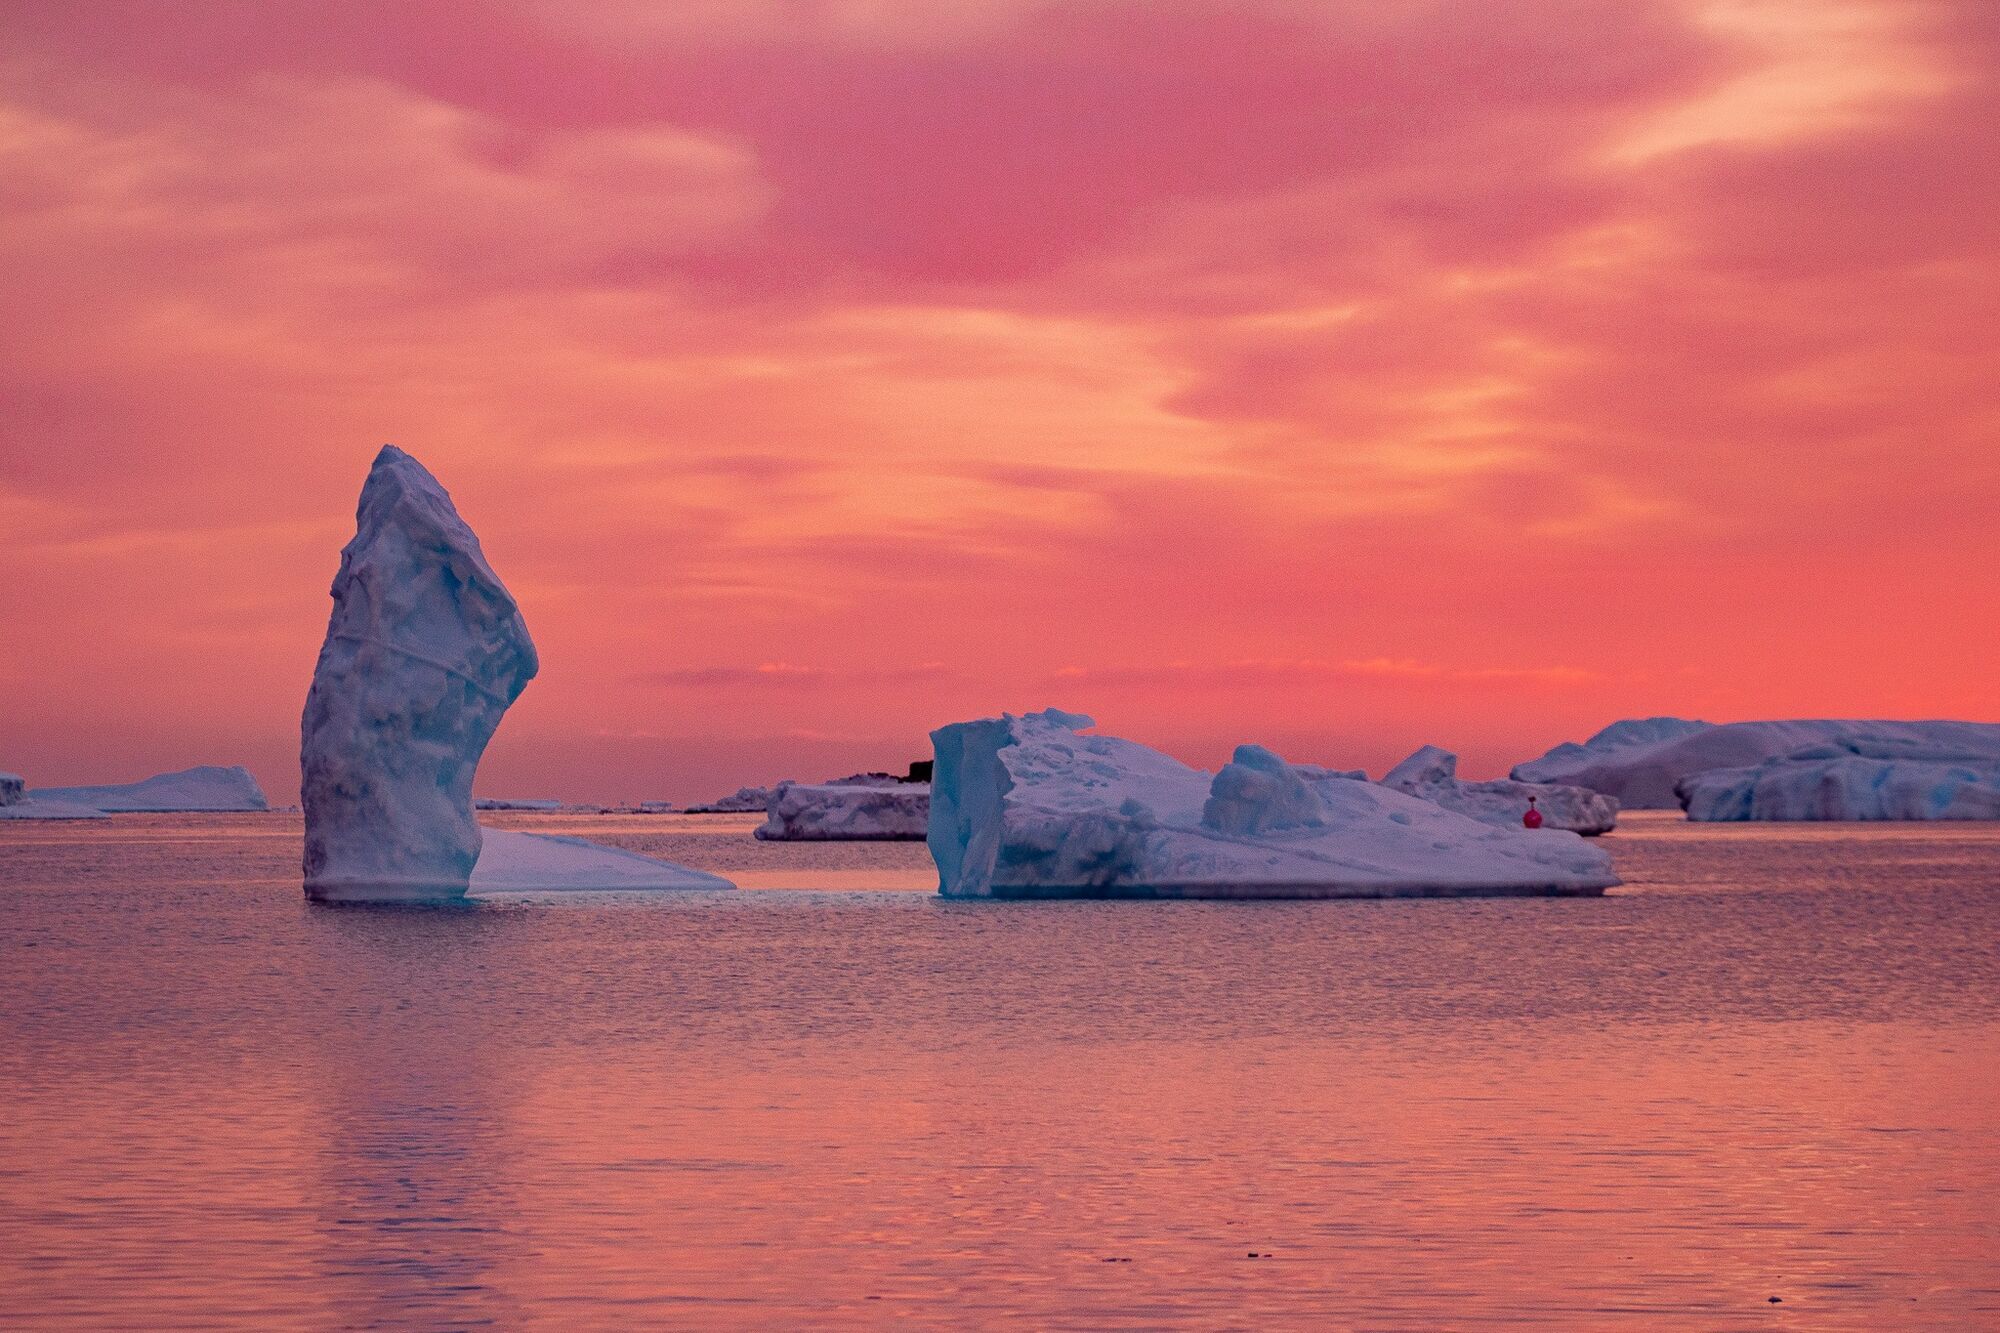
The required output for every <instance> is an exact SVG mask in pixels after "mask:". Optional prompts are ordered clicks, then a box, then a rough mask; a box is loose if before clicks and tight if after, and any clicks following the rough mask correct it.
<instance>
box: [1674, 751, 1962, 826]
mask: <svg viewBox="0 0 2000 1333" xmlns="http://www.w3.org/2000/svg"><path fill="white" fill-rule="evenodd" d="M1680 794H1681V799H1682V801H1683V802H1684V804H1685V806H1686V809H1687V815H1688V818H1689V819H1693V820H1700V821H1704V822H1706V821H1731V820H1819V819H1829V820H1916V819H2000V759H1995V758H1993V757H1991V756H1988V755H1983V754H1979V753H1976V752H1971V751H1967V750H1963V749H1956V748H1954V747H1951V746H1949V745H1929V746H1925V745H1912V744H1909V743H1891V742H1885V741H1884V740H1883V739H1881V738H1876V737H1848V738H1845V739H1843V740H1840V741H1837V742H1833V743H1829V744H1826V745H1815V746H1808V747H1805V748H1804V749H1800V750H1796V751H1793V752H1792V753H1791V754H1788V755H1783V756H1780V757H1778V758H1775V759H1767V760H1765V761H1764V762H1763V763H1761V764H1756V765H1751V766H1747V767H1743V768H1717V769H1710V770H1708V771H1707V772H1704V773H1697V774H1695V775H1694V776H1692V777H1689V778H1685V779H1683V780H1682V782H1681V784H1680Z"/></svg>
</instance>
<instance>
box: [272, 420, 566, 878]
mask: <svg viewBox="0 0 2000 1333" xmlns="http://www.w3.org/2000/svg"><path fill="white" fill-rule="evenodd" d="M332 594H333V615H332V618H331V619H330V620H329V622H328V624H327V631H326V642H325V644H324V646H323V647H322V648H321V649H320V655H319V663H318V666H317V667H316V668H315V669H314V671H313V680H312V688H311V691H310V692H309V693H308V694H307V696H306V706H305V713H304V717H303V719H302V720H301V723H300V738H301V739H300V747H299V766H300V770H301V776H302V779H303V781H302V784H301V788H300V795H301V798H302V804H303V805H304V808H305V823H306V842H305V885H306V893H307V895H308V896H310V897H312V898H315V899H321V900H325V901H336V902H365V901H422V900H427V899H452V898H459V897H463V896H464V894H465V892H466V890H467V887H468V885H469V883H470V881H471V877H472V872H473V868H474V865H475V864H476V863H477V862H478V860H479V854H480V832H479V826H478V824H476V823H475V822H474V821H473V817H472V779H473V772H474V770H475V769H477V767H478V765H479V757H480V755H481V754H483V753H484V752H485V750H486V744H487V742H488V741H489V740H491V739H492V736H493V732H494V729H495V728H496V727H498V726H499V724H500V718H501V716H502V715H503V714H505V713H506V711H507V709H508V707H509V705H511V704H512V703H513V702H514V700H515V699H517V698H518V697H520V694H521V691H522V690H523V689H525V688H526V687H527V684H528V682H529V681H530V680H531V679H533V678H534V675H535V671H536V668H537V666H538V662H537V659H536V656H535V645H534V642H533V641H532V640H531V639H530V638H529V637H528V627H527V625H526V623H525V622H524V621H523V620H522V619H521V612H520V609H519V607H517V606H516V605H515V603H514V599H513V597H512V596H511V595H509V594H508V592H507V589H506V587H505V586H504V585H503V584H502V583H501V582H500V578H499V576H498V575H497V574H495V573H494V572H493V570H492V567H491V566H489V565H488V564H487V563H486V556H485V554H484V553H483V552H482V551H481V550H480V547H479V539H478V538H477V537H475V536H474V535H473V533H472V529H471V528H469V527H467V526H466V525H465V522H464V520H462V519H461V518H460V517H459V516H458V511H457V510H456V509H455V508H453V507H452V503H451V497H450V496H449V495H447V494H446V493H445V490H444V488H443V487H442V486H440V485H439V484H438V483H437V480H436V479H435V478H434V477H432V476H431V474H430V473H429V472H427V471H425V470H424V468H423V465H422V464H420V463H418V462H417V460H416V459H414V458H412V457H410V456H409V455H408V454H406V453H404V452H403V451H402V450H400V449H397V448H395V447H394V446H393V445H391V446H385V447H384V448H383V449H382V452H381V453H380V454H379V455H378V456H377V457H376V459H375V463H374V466H373V467H372V468H371V469H370V471H369V473H368V480H367V482H366V483H365V484H364V485H363V486H362V488H361V503H360V506H359V508H358V510H357V513H356V520H355V533H354V539H353V540H352V541H350V542H349V543H348V544H347V547H346V549H344V550H343V551H342V552H341V555H340V571H339V573H338V574H336V575H335V576H334V580H333V589H332Z"/></svg>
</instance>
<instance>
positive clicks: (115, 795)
mask: <svg viewBox="0 0 2000 1333" xmlns="http://www.w3.org/2000/svg"><path fill="white" fill-rule="evenodd" d="M34 795H35V799H36V800H38V801H58V802H62V803H64V804H68V805H81V806H87V807H88V808H90V809H92V810H108V811H110V812H112V813H114V814H124V813H136V812H148V813H162V812H180V811H190V810H196V811H198V810H269V809H270V808H271V803H270V802H269V801H267V800H266V799H264V789H263V788H262V787H260V786H258V785H257V779H256V778H254V777H252V776H250V770H249V769H247V768H237V767H229V768H222V767H218V766H216V765H214V764H203V765H200V766H199V767H196V768H184V769H182V770H180V771H179V772H178V773H158V774H155V775H154V776H152V777H150V778H147V779H145V780H144V781H142V782H128V783H123V784H119V785H113V786H103V787H40V788H37V789H36V790H35V794H34Z"/></svg>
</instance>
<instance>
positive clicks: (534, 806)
mask: <svg viewBox="0 0 2000 1333" xmlns="http://www.w3.org/2000/svg"><path fill="white" fill-rule="evenodd" d="M472 808H473V809H475V810H539V811H543V812H547V811H551V810H560V809H562V808H563V803H562V802H561V801H549V800H541V799H539V798H537V799H518V798H512V797H506V796H475V797H473V798H472Z"/></svg>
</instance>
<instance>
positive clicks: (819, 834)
mask: <svg viewBox="0 0 2000 1333" xmlns="http://www.w3.org/2000/svg"><path fill="white" fill-rule="evenodd" d="M930 811H931V788H930V784H929V783H927V782H903V781H900V780H899V779H897V778H893V777H887V776H884V777H882V779H881V781H880V782H879V783H870V782H858V781H855V780H854V779H851V778H849V779H842V780H837V781H834V782H817V783H805V782H781V783H779V784H778V785H777V787H776V788H774V789H773V790H772V792H771V796H770V800H769V802H768V803H767V804H766V806H765V819H764V822H763V823H762V824H759V825H758V826H757V830H756V831H757V836H758V837H759V838H761V839H763V840H764V841H766V842H894V841H912V842H914V841H920V840H922V839H923V838H924V837H925V836H927V833H928V830H929V828H930Z"/></svg>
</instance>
